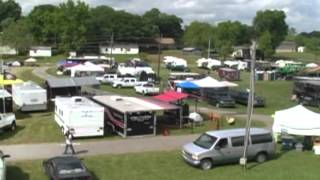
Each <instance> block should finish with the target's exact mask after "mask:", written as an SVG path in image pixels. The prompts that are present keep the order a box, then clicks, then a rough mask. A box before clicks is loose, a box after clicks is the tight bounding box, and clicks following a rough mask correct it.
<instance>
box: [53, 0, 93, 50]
mask: <svg viewBox="0 0 320 180" xmlns="http://www.w3.org/2000/svg"><path fill="white" fill-rule="evenodd" d="M88 17H89V6H88V5H87V4H86V3H84V2H80V1H77V2H74V1H72V0H68V1H67V2H65V3H62V4H59V10H58V14H57V18H58V22H57V26H58V31H59V39H60V42H61V46H60V47H59V48H60V49H62V50H64V51H70V50H79V49H80V48H81V46H82V45H83V44H84V43H85V42H86V36H85V34H86V32H87V20H88Z"/></svg>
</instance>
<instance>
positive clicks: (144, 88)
mask: <svg viewBox="0 0 320 180" xmlns="http://www.w3.org/2000/svg"><path fill="white" fill-rule="evenodd" d="M134 90H135V91H136V93H140V94H143V95H147V94H148V95H155V94H159V92H160V88H158V87H156V86H155V85H154V84H152V83H145V84H143V83H141V84H138V85H136V86H135V87H134Z"/></svg>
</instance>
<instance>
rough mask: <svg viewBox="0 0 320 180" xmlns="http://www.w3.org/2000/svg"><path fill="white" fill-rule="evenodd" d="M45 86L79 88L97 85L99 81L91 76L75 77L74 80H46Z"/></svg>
mask: <svg viewBox="0 0 320 180" xmlns="http://www.w3.org/2000/svg"><path fill="white" fill-rule="evenodd" d="M47 84H48V85H49V86H50V87H51V88H61V87H80V86H90V85H99V84H100V83H99V81H98V80H96V78H95V77H93V76H88V77H76V78H49V79H47Z"/></svg>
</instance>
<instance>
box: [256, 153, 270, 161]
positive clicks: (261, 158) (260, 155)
mask: <svg viewBox="0 0 320 180" xmlns="http://www.w3.org/2000/svg"><path fill="white" fill-rule="evenodd" d="M267 158H268V157H267V154H266V153H264V152H260V153H258V154H257V156H256V161H257V162H258V163H263V162H265V161H267Z"/></svg>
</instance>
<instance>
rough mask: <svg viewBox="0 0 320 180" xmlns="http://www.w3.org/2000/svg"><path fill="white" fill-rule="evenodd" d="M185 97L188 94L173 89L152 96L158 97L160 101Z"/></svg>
mask: <svg viewBox="0 0 320 180" xmlns="http://www.w3.org/2000/svg"><path fill="white" fill-rule="evenodd" d="M187 97H188V94H185V93H179V92H175V91H167V92H165V93H163V94H160V95H157V96H153V98H155V99H158V100H160V101H165V102H175V101H179V100H182V99H185V98H187Z"/></svg>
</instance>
